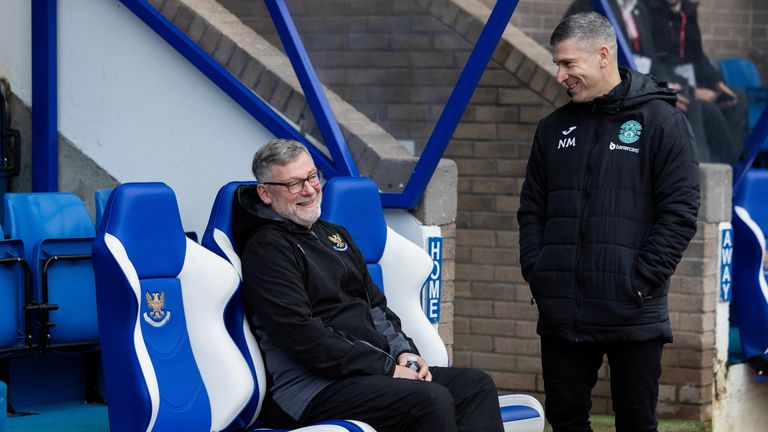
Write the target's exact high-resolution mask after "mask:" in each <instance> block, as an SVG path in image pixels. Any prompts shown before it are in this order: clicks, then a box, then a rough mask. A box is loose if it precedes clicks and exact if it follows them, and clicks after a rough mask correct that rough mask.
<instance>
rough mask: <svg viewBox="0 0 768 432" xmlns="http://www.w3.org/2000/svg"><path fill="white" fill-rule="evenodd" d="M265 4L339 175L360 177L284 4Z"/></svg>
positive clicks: (275, 1) (278, 1) (270, 1)
mask: <svg viewBox="0 0 768 432" xmlns="http://www.w3.org/2000/svg"><path fill="white" fill-rule="evenodd" d="M264 3H265V4H266V5H267V9H268V10H269V14H270V16H271V17H272V22H273V23H274V24H275V29H277V34H278V35H279V36H280V41H281V42H282V43H283V48H285V53H286V54H287V55H288V59H290V61H291V64H292V65H293V70H294V72H296V76H297V77H298V78H299V83H301V88H302V89H303V90H304V95H305V96H306V98H307V103H309V107H310V109H311V110H312V114H313V116H314V117H315V122H316V123H317V126H318V128H319V129H320V133H321V134H322V136H323V140H324V141H325V146H326V147H327V148H328V151H329V152H330V153H331V158H332V159H333V162H334V164H335V166H336V170H337V172H338V173H339V175H344V176H358V175H360V174H359V173H358V171H357V166H356V165H355V161H354V159H352V154H351V153H350V152H349V148H348V147H347V143H346V141H345V140H344V135H343V134H342V133H341V129H340V128H339V123H338V122H337V121H336V117H335V116H334V114H333V110H331V106H330V104H329V103H328V99H327V98H326V96H325V93H324V92H323V87H322V85H321V84H320V80H319V79H318V78H317V74H316V73H315V69H314V68H313V67H312V62H311V61H310V60H309V55H307V50H306V49H305V48H304V44H303V43H302V42H301V37H300V36H299V32H298V30H297V29H296V25H295V24H294V22H293V18H292V17H291V13H290V11H288V7H287V6H286V5H285V1H284V0H265V2H264Z"/></svg>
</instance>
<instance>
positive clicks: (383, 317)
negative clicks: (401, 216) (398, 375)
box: [337, 226, 419, 360]
mask: <svg viewBox="0 0 768 432" xmlns="http://www.w3.org/2000/svg"><path fill="white" fill-rule="evenodd" d="M337 227H338V229H339V231H341V232H342V234H343V235H344V238H345V239H346V240H347V243H348V244H349V245H350V246H351V247H352V250H353V251H354V253H355V257H356V258H357V262H358V266H359V268H360V272H361V273H362V274H363V276H364V278H365V281H366V282H365V290H366V292H367V293H368V299H369V304H370V308H371V318H373V324H374V326H375V327H376V331H378V332H379V334H381V335H382V336H384V338H385V339H386V340H387V344H389V354H391V355H392V357H393V358H394V359H395V360H397V357H398V356H399V355H400V354H402V353H404V352H411V353H414V354H419V350H418V349H417V348H416V344H415V343H414V342H413V340H411V338H409V337H408V336H407V335H406V334H405V332H404V331H403V329H402V324H401V321H400V317H398V316H397V314H395V313H394V312H393V311H392V310H391V309H389V307H388V306H387V298H386V297H385V296H384V294H382V292H381V290H380V289H379V287H377V286H376V284H374V283H373V279H372V278H371V274H370V273H369V272H368V265H367V264H366V262H365V258H364V257H363V253H362V252H360V250H359V249H358V248H357V245H356V244H355V242H354V241H352V236H351V235H350V234H349V232H348V231H347V230H346V229H344V228H343V227H341V226H337Z"/></svg>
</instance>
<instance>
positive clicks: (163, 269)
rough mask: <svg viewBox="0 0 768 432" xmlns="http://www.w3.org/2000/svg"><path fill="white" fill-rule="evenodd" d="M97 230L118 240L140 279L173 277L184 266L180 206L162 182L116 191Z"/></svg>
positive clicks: (133, 184)
mask: <svg viewBox="0 0 768 432" xmlns="http://www.w3.org/2000/svg"><path fill="white" fill-rule="evenodd" d="M99 229H100V230H102V231H103V232H104V233H108V234H111V235H113V236H115V237H117V239H118V240H120V242H121V243H122V244H123V246H124V247H125V250H126V252H127V254H128V257H129V259H130V260H131V262H132V263H133V266H134V268H135V269H136V272H137V273H138V276H139V277H140V278H155V277H176V276H177V275H178V274H179V272H180V271H181V268H182V266H183V265H184V255H185V252H186V237H185V235H184V228H183V227H182V225H181V217H180V216H179V206H178V204H177V202H176V194H174V193H173V190H172V189H171V188H170V187H168V185H166V184H164V183H126V184H123V185H121V186H118V187H117V188H115V190H114V191H113V192H112V194H111V195H110V197H109V200H108V201H107V205H106V207H105V209H104V215H103V220H102V224H101V225H100V227H99Z"/></svg>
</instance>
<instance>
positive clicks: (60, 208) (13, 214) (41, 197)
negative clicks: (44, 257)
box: [5, 192, 95, 256]
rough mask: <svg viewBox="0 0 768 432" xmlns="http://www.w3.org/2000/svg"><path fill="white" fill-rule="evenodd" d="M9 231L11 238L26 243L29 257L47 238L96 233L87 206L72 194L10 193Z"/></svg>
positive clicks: (7, 225)
mask: <svg viewBox="0 0 768 432" xmlns="http://www.w3.org/2000/svg"><path fill="white" fill-rule="evenodd" d="M5 229H6V230H8V234H9V236H10V238H14V239H23V240H24V247H25V249H26V254H27V256H32V251H33V250H34V248H35V247H36V246H37V244H38V243H39V242H40V241H41V240H44V239H49V238H88V237H93V235H94V234H95V230H94V228H93V222H92V221H91V216H90V215H89V214H88V210H86V208H85V204H83V201H81V200H80V198H79V197H78V196H77V195H75V194H73V193H71V192H37V193H9V194H6V195H5Z"/></svg>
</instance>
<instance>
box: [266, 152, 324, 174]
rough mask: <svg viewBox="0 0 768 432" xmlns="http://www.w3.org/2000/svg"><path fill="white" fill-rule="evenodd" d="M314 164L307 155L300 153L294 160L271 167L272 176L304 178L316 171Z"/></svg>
mask: <svg viewBox="0 0 768 432" xmlns="http://www.w3.org/2000/svg"><path fill="white" fill-rule="evenodd" d="M316 169H317V168H316V167H315V162H314V161H313V160H312V157H311V156H310V155H308V154H307V153H301V154H300V155H299V156H297V157H296V159H294V160H292V161H290V162H288V163H287V164H284V165H273V166H272V174H273V175H280V176H285V177H295V178H304V177H306V176H307V175H308V174H309V173H311V172H312V171H314V170H316Z"/></svg>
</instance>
